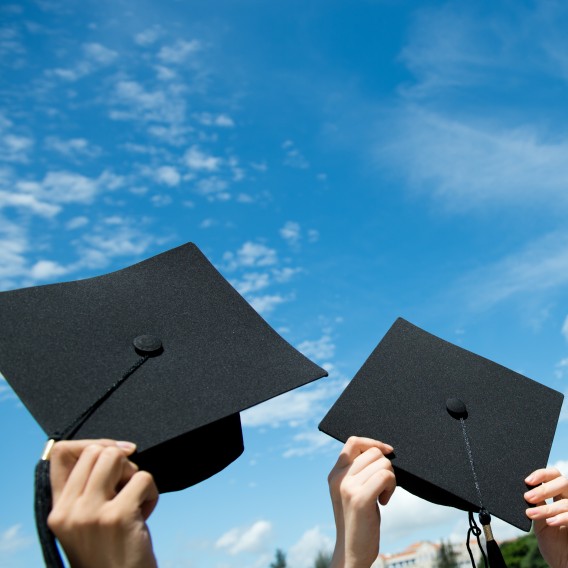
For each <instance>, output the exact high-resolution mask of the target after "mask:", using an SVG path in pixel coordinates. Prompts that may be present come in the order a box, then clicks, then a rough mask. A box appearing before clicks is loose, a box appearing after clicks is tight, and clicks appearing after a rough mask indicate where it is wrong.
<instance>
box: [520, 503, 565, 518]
mask: <svg viewBox="0 0 568 568" xmlns="http://www.w3.org/2000/svg"><path fill="white" fill-rule="evenodd" d="M563 513H568V499H562V500H561V501H555V502H554V503H549V504H546V503H545V504H544V505H540V506H539V507H531V508H530V509H527V517H529V519H533V520H540V519H548V518H552V517H555V516H557V515H561V514H563Z"/></svg>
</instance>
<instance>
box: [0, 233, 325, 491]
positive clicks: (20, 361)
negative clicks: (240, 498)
mask: <svg viewBox="0 0 568 568" xmlns="http://www.w3.org/2000/svg"><path fill="white" fill-rule="evenodd" d="M144 355H147V356H148V358H147V360H144V362H143V363H142V364H140V366H139V367H138V368H136V370H135V371H134V372H133V373H132V374H131V375H130V376H129V377H128V378H127V379H126V380H124V382H122V384H120V386H119V387H118V388H116V390H114V391H113V392H112V393H111V394H110V395H109V396H108V398H106V399H105V400H104V402H102V404H101V405H100V407H98V408H96V409H95V410H94V411H93V412H92V414H91V415H90V416H89V417H88V418H87V420H86V421H85V422H84V423H83V424H81V425H80V426H79V428H78V430H77V431H76V432H75V433H74V434H73V435H72V436H71V437H72V438H74V439H78V438H99V437H107V438H114V439H120V440H130V441H132V442H135V443H136V444H137V446H138V453H137V455H136V456H135V457H134V460H135V461H138V463H139V464H140V465H141V466H142V467H143V468H144V469H147V470H148V471H150V472H151V473H152V474H153V475H154V477H155V479H156V482H157V485H158V488H159V489H160V491H162V492H164V491H171V490H177V489H183V488H184V487H188V486H189V485H192V484H194V483H197V482H199V481H201V480H203V479H206V478H207V477H209V476H210V475H212V474H214V473H216V472H218V471H220V470H221V469H223V468H224V467H225V466H227V465H228V464H229V463H231V462H232V461H233V460H234V459H236V457H238V456H239V455H240V453H241V452H242V451H243V441H242V432H241V427H240V417H239V414H238V413H239V412H240V411H242V410H245V409H247V408H249V407H251V406H254V405H256V404H258V403H260V402H263V401H265V400H267V399H269V398H272V397H274V396H277V395H279V394H281V393H284V392H286V391H289V390H291V389H294V388H296V387H299V386H301V385H304V384H306V383H308V382H310V381H313V380H315V379H318V378H321V377H324V376H326V375H327V373H326V372H325V371H324V370H323V369H321V368H320V367H318V366H317V365H315V364H314V363H312V362H311V361H310V360H308V359H307V358H306V357H304V356H303V355H302V354H301V353H299V352H298V351H297V350H296V349H294V348H293V347H292V346H291V345H290V344H289V343H287V342H286V341H285V340H284V339H282V337H280V336H279V335H278V334H277V333H276V332H275V331H274V330H273V329H272V328H271V327H270V326H269V325H268V324H267V323H266V322H265V321H264V320H263V319H262V318H261V317H260V316H259V315H258V314H257V313H256V312H255V311H254V309H253V308H252V307H251V306H250V305H249V304H248V303H247V302H246V301H245V300H244V299H243V298H242V297H241V296H240V295H239V294H238V293H237V292H236V291H235V289H234V288H233V287H232V286H231V285H230V284H229V283H228V282H227V281H226V280H225V279H224V278H223V277H222V276H221V274H220V273H219V272H218V271H217V270H216V269H215V268H214V267H213V265H212V264H211V263H210V262H209V261H208V260H207V258H206V257H205V256H204V255H203V254H202V253H201V252H200V250H199V249H198V248H197V247H196V246H195V245H193V244H191V243H190V244H186V245H183V246H180V247H178V248H175V249H172V250H170V251H167V252H165V253H163V254H160V255H158V256H155V257H153V258H150V259H148V260H146V261H143V262H140V263H139V264H135V265H133V266H130V267H128V268H125V269H123V270H119V271H117V272H113V273H110V274H106V275H103V276H98V277H96V278H90V279H86V280H79V281H75V282H67V283H61V284H53V285H47V286H38V287H33V288H25V289H20V290H13V291H9V292H3V293H1V294H0V371H1V372H2V374H3V375H4V376H5V378H6V379H7V381H8V382H9V383H10V385H11V386H12V388H13V389H14V391H15V392H16V394H17V395H18V396H19V397H20V399H21V400H22V401H23V403H24V404H25V405H26V407H27V408H28V409H29V411H30V412H31V413H32V415H33V416H34V417H35V419H36V420H37V421H38V422H39V424H40V426H41V427H42V428H43V429H44V430H45V431H46V433H47V434H48V436H51V435H53V433H55V432H57V431H61V429H63V428H65V427H66V426H68V425H69V424H71V423H73V421H74V420H75V419H76V418H77V417H78V416H80V415H81V413H83V412H84V411H85V409H87V408H89V407H90V405H92V404H93V402H95V401H97V400H98V399H99V398H100V397H101V396H102V395H103V394H104V393H105V391H106V390H107V389H108V388H109V387H110V386H111V385H113V383H115V382H116V381H117V380H119V379H120V378H121V376H123V375H124V374H125V373H127V372H128V370H129V369H130V368H131V367H132V366H133V365H135V364H139V362H140V361H141V357H142V356H144Z"/></svg>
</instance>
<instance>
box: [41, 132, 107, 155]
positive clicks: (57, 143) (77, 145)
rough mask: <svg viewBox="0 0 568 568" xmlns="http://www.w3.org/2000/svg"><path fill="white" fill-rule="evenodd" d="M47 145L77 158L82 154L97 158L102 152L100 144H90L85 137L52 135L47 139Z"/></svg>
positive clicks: (49, 148)
mask: <svg viewBox="0 0 568 568" xmlns="http://www.w3.org/2000/svg"><path fill="white" fill-rule="evenodd" d="M45 147H46V148H47V149H48V150H52V151H54V152H57V153H59V154H61V155H63V156H66V157H68V158H77V157H81V156H85V157H87V158H96V157H97V156H99V155H100V153H101V149H100V148H99V147H98V146H94V145H92V144H89V142H88V140H86V139H85V138H71V139H70V140H61V139H60V138H57V137H56V136H50V137H48V138H46V139H45Z"/></svg>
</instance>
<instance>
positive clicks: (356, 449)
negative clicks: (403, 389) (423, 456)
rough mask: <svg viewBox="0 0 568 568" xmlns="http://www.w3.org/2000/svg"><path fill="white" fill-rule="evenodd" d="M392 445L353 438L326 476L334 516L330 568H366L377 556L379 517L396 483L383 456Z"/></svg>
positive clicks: (392, 472) (391, 469)
mask: <svg viewBox="0 0 568 568" xmlns="http://www.w3.org/2000/svg"><path fill="white" fill-rule="evenodd" d="M392 451H393V448H392V446H389V445H388V444H383V443H382V442H377V441H376V440H371V439H370V438H358V437H355V436H352V437H351V438H349V439H348V440H347V442H346V444H345V446H344V447H343V449H342V451H341V453H340V454H339V458H338V460H337V463H336V464H335V466H334V467H333V469H332V470H331V472H330V474H329V476H328V483H329V492H330V494H331V502H332V505H333V514H334V517H335V528H336V541H335V550H334V552H333V558H332V562H331V566H332V568H369V566H371V564H372V563H373V562H374V561H375V559H376V558H377V555H378V553H379V541H380V526H381V517H380V511H379V507H378V505H377V501H378V502H379V503H380V504H381V505H386V504H387V503H388V502H389V499H390V498H391V496H392V494H393V492H394V490H395V487H396V480H395V476H394V471H393V468H392V464H391V462H390V461H389V460H388V459H387V458H386V457H385V454H390V453H391V452H392Z"/></svg>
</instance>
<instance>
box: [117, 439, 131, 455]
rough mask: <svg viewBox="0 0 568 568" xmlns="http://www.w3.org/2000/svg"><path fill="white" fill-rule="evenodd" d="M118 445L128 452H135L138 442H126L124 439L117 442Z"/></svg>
mask: <svg viewBox="0 0 568 568" xmlns="http://www.w3.org/2000/svg"><path fill="white" fill-rule="evenodd" d="M116 445H117V446H118V447H119V448H121V449H123V450H125V451H127V452H133V451H134V450H135V449H136V444H133V443H132V442H124V441H122V440H121V441H119V442H117V443H116Z"/></svg>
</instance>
